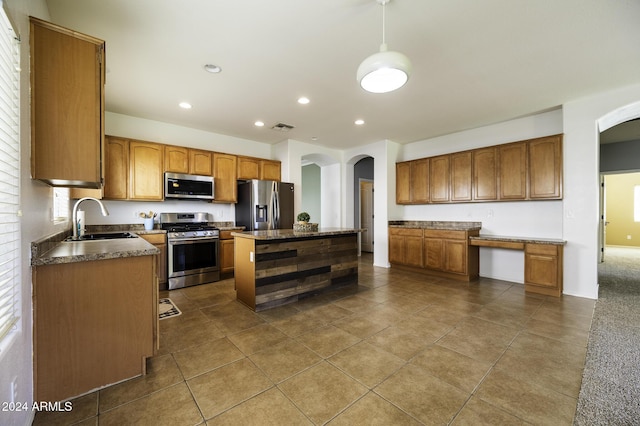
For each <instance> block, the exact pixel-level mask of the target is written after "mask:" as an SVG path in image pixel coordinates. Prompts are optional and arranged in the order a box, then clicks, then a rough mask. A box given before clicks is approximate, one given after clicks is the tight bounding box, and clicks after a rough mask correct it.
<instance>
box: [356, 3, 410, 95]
mask: <svg viewBox="0 0 640 426" xmlns="http://www.w3.org/2000/svg"><path fill="white" fill-rule="evenodd" d="M376 1H377V2H378V4H381V5H382V44H381V45H380V52H378V53H374V54H373V55H371V56H369V57H368V58H367V59H365V60H364V61H362V63H361V64H360V66H359V67H358V72H357V77H358V82H359V83H360V87H362V88H363V89H364V90H366V91H367V92H371V93H387V92H392V91H394V90H396V89H399V88H400V87H402V86H404V84H405V83H406V82H407V80H408V79H409V74H410V73H411V61H409V58H407V57H406V56H405V55H403V54H402V53H400V52H394V51H392V50H387V42H386V39H385V24H386V22H385V18H386V17H385V6H386V4H387V3H389V2H390V1H391V0H376Z"/></svg>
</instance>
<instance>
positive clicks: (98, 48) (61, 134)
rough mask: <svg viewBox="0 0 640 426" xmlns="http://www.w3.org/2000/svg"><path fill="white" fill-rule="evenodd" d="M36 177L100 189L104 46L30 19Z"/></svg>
mask: <svg viewBox="0 0 640 426" xmlns="http://www.w3.org/2000/svg"><path fill="white" fill-rule="evenodd" d="M30 32H31V37H30V40H31V46H30V48H31V67H30V69H31V177H32V178H33V179H38V180H41V181H43V182H45V183H47V184H49V185H53V186H68V187H85V188H100V187H101V186H102V176H103V175H102V170H101V163H102V144H103V139H104V83H105V78H104V68H105V64H104V61H105V54H104V51H105V42H104V41H103V40H99V39H97V38H94V37H91V36H88V35H84V34H80V33H78V32H77V31H73V30H69V29H66V28H62V27H59V26H57V25H54V24H51V23H49V22H46V21H42V20H39V19H36V18H33V17H32V18H30Z"/></svg>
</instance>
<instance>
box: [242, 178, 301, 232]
mask: <svg viewBox="0 0 640 426" xmlns="http://www.w3.org/2000/svg"><path fill="white" fill-rule="evenodd" d="M293 219H294V213H293V184H292V183H286V182H276V181H271V180H246V181H238V203H237V204H236V226H244V227H245V230H246V231H260V230H268V229H291V228H293Z"/></svg>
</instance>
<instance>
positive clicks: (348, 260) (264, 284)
mask: <svg viewBox="0 0 640 426" xmlns="http://www.w3.org/2000/svg"><path fill="white" fill-rule="evenodd" d="M361 231H362V229H345V228H325V229H320V230H318V231H316V232H295V231H293V230H292V229H276V230H270V231H247V232H233V233H232V235H233V236H234V238H235V280H236V297H237V299H238V300H239V301H240V302H242V303H244V304H245V305H247V306H248V307H249V308H251V309H253V310H254V311H256V312H257V311H261V310H265V309H269V308H273V307H276V306H280V305H285V304H287V303H294V302H297V301H298V300H300V299H303V298H305V297H309V296H313V295H316V294H319V293H323V292H327V291H333V290H337V289H341V288H345V287H349V286H353V287H356V286H357V285H358V232H361Z"/></svg>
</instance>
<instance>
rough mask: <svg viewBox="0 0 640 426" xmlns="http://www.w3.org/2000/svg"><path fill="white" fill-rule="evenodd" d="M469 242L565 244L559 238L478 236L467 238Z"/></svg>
mask: <svg viewBox="0 0 640 426" xmlns="http://www.w3.org/2000/svg"><path fill="white" fill-rule="evenodd" d="M469 239H470V240H472V241H473V240H476V241H500V242H507V243H522V244H527V243H531V244H551V245H561V246H563V245H565V244H567V242H566V241H565V240H562V239H559V238H537V237H510V236H503V235H478V236H476V237H469Z"/></svg>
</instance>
